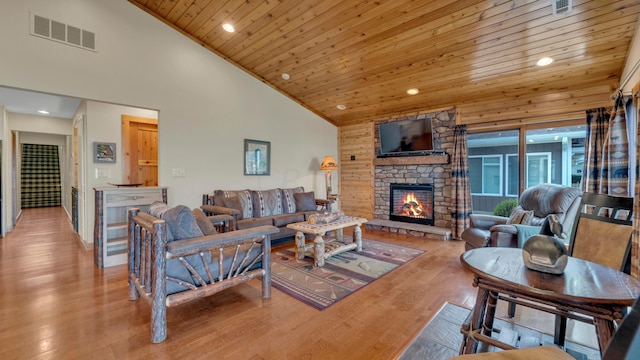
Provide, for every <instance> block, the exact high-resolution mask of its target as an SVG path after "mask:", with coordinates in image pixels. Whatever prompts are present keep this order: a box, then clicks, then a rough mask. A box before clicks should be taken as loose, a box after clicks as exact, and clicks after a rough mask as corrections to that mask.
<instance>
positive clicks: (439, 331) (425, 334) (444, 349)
mask: <svg viewBox="0 0 640 360" xmlns="http://www.w3.org/2000/svg"><path fill="white" fill-rule="evenodd" d="M469 312H470V310H469V309H466V308H463V307H460V306H457V305H453V304H450V303H446V304H445V305H444V306H443V307H442V308H441V309H440V310H439V311H438V313H437V314H436V315H435V316H434V317H433V318H432V319H431V321H429V323H428V324H427V325H426V326H425V327H424V328H423V329H422V330H421V331H420V334H419V335H418V336H417V337H416V339H415V340H414V341H413V342H412V343H411V344H410V345H409V346H408V347H407V348H406V349H405V350H404V352H403V353H402V355H400V357H399V358H398V359H399V360H418V359H420V360H422V359H429V360H445V359H449V358H451V357H454V356H457V355H458V352H459V350H460V344H461V343H462V334H461V333H460V326H461V325H462V323H463V322H464V320H465V319H466V317H467V315H468V314H469ZM494 328H497V329H502V330H504V331H508V332H510V333H515V334H516V338H517V339H519V340H518V346H539V345H553V336H552V335H550V334H545V333H541V332H539V331H537V330H534V329H531V328H528V327H525V326H522V325H519V324H516V323H514V322H513V321H512V320H509V321H506V320H503V319H499V318H497V317H496V319H495V323H494ZM492 336H493V337H495V338H498V337H499V334H496V333H494V334H492ZM522 343H526V345H522ZM595 346H597V344H596V345H595ZM564 350H565V351H566V352H567V353H569V354H570V355H571V356H573V357H574V358H575V359H578V360H599V359H600V352H599V351H598V350H597V349H594V348H591V347H587V346H584V345H580V344H576V343H573V342H571V341H566V342H565V348H564ZM481 351H497V350H496V349H495V348H494V347H493V346H490V347H488V348H487V347H486V346H485V347H484V348H483V349H482V350H481Z"/></svg>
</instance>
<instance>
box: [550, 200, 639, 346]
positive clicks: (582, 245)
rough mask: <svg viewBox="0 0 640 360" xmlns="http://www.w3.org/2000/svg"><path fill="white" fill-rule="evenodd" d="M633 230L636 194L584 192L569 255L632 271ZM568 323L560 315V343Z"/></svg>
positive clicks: (557, 332)
mask: <svg viewBox="0 0 640 360" xmlns="http://www.w3.org/2000/svg"><path fill="white" fill-rule="evenodd" d="M632 230H633V198H629V197H618V196H611V195H606V194H596V193H584V194H583V195H582V201H581V203H580V208H579V209H578V213H577V215H576V220H575V221H574V222H573V228H572V229H571V233H570V234H571V235H570V237H569V239H570V241H569V251H568V253H569V256H572V257H576V258H579V259H583V260H587V261H591V262H594V263H598V264H601V265H605V266H609V267H611V268H614V269H617V270H620V271H623V272H625V273H627V274H629V273H630V269H631V251H630V250H631V232H632ZM566 326H567V318H566V317H562V316H557V317H556V323H555V343H556V344H557V345H560V346H562V345H564V337H565V335H566Z"/></svg>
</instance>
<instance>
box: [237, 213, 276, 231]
mask: <svg viewBox="0 0 640 360" xmlns="http://www.w3.org/2000/svg"><path fill="white" fill-rule="evenodd" d="M262 225H273V217H272V216H267V217H262V218H251V219H242V220H238V230H242V229H249V228H253V227H256V226H262Z"/></svg>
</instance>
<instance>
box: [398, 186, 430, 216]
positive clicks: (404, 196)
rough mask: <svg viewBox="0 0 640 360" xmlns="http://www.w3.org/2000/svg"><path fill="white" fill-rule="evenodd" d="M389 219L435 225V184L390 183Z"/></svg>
mask: <svg viewBox="0 0 640 360" xmlns="http://www.w3.org/2000/svg"><path fill="white" fill-rule="evenodd" d="M389 186H390V190H389V194H390V199H389V220H393V221H402V222H407V223H415V224H423V225H433V185H431V184H389Z"/></svg>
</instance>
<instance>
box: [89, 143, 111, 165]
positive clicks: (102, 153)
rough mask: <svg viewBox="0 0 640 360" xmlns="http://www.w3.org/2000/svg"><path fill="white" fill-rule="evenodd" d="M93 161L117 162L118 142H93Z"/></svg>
mask: <svg viewBox="0 0 640 360" xmlns="http://www.w3.org/2000/svg"><path fill="white" fill-rule="evenodd" d="M93 162H96V163H109V164H115V162H116V144H115V143H104V142H94V143H93Z"/></svg>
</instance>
